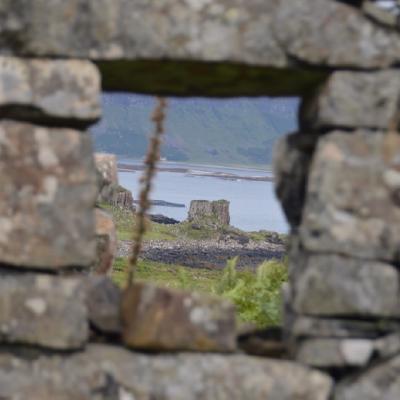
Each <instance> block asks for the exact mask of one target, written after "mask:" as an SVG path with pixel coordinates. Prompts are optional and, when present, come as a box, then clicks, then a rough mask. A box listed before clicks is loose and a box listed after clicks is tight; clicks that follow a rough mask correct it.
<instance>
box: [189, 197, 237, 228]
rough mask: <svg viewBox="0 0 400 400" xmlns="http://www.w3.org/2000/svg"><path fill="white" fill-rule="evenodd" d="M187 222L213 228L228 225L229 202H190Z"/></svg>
mask: <svg viewBox="0 0 400 400" xmlns="http://www.w3.org/2000/svg"><path fill="white" fill-rule="evenodd" d="M188 221H190V222H196V223H200V224H201V223H203V224H207V225H215V226H224V225H229V223H230V215H229V201H227V200H216V201H208V200H192V201H191V202H190V208H189V213H188Z"/></svg>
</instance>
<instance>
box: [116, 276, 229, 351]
mask: <svg viewBox="0 0 400 400" xmlns="http://www.w3.org/2000/svg"><path fill="white" fill-rule="evenodd" d="M122 323H123V339H124V342H125V344H126V345H128V346H129V347H132V348H137V349H145V350H154V351H157V350H170V351H176V350H194V351H217V352H230V351H233V350H235V348H236V329H235V312H234V307H233V306H232V305H231V303H229V302H228V301H226V300H220V299H218V298H214V297H209V296H206V295H202V294H199V293H190V292H183V291H177V290H172V289H167V288H158V287H156V286H153V285H151V284H145V283H137V284H135V285H134V286H133V287H131V288H129V289H128V290H127V292H126V293H125V294H124V296H123V300H122Z"/></svg>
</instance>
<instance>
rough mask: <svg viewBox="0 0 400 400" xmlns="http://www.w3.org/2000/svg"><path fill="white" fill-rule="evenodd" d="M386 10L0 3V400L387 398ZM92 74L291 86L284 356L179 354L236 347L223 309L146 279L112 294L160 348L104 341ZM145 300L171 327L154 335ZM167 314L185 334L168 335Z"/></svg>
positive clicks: (398, 344) (393, 298)
mask: <svg viewBox="0 0 400 400" xmlns="http://www.w3.org/2000/svg"><path fill="white" fill-rule="evenodd" d="M346 3H347V4H346ZM375 6H376V4H375ZM375 6H374V7H375ZM385 12H387V11H385ZM366 14H367V15H366ZM396 23H397V22H396ZM396 23H395V22H394V19H393V18H387V16H386V17H385V16H382V13H381V12H379V13H377V12H376V10H375V11H374V10H373V8H371V4H369V1H368V0H365V1H361V0H360V1H357V2H356V1H354V2H350V1H346V2H344V1H340V2H339V1H336V0H296V1H293V0H274V1H258V0H232V1H224V0H218V1H207V0H205V1H198V2H196V1H189V0H165V1H163V2H162V4H161V3H160V2H143V1H139V0H115V1H113V2H110V1H108V0H74V1H67V2H54V1H50V0H42V1H31V2H24V7H21V4H20V2H18V1H3V2H1V4H0V117H1V121H0V187H1V191H0V345H1V347H2V348H3V351H2V352H1V355H0V382H1V385H0V398H5V399H11V398H23V399H29V400H39V399H40V400H47V399H52V400H59V399H60V400H61V399H66V398H68V399H77V398H82V399H88V400H89V399H93V400H94V399H96V400H101V399H104V400H105V399H107V400H114V399H115V400H121V399H125V398H126V399H128V398H129V399H130V398H135V399H139V400H146V399H150V398H151V399H154V400H161V399H162V400H180V399H185V400H192V399H194V398H196V399H210V400H211V399H217V398H218V399H231V400H261V399H265V398H268V399H270V400H275V399H276V400H327V399H331V398H333V399H334V400H359V399H363V400H381V399H385V400H398V399H399V398H400V378H399V374H398V370H399V368H400V367H399V366H400V339H399V338H400V323H399V319H400V318H399V317H400V311H399V310H400V288H399V282H400V279H399V273H400V272H399V265H400V264H399V261H400V256H399V250H398V249H399V248H400V230H399V224H400V208H399V207H400V200H399V193H400V192H399V190H400V164H399V160H400V139H399V137H400V136H399V134H398V133H397V132H393V131H392V132H388V126H389V125H390V126H391V127H392V128H396V127H397V126H398V125H399V120H398V119H399V115H400V114H399V112H398V111H399V110H398V107H399V92H400V71H399V62H400V33H399V30H398V29H397V26H396ZM93 62H94V63H93ZM99 72H100V73H99ZM100 75H101V76H102V82H103V88H104V89H105V90H128V91H129V90H130V91H136V92H142V93H152V94H160V95H162V94H173V95H189V96H195V95H207V96H243V95H261V94H262V95H272V96H285V95H298V96H302V97H303V102H302V106H301V112H300V116H299V119H300V129H299V132H297V133H294V134H292V135H289V136H287V137H285V138H283V139H282V140H281V142H280V144H279V145H278V147H277V152H276V156H275V161H274V164H275V173H276V188H277V195H278V197H279V198H280V200H281V202H282V205H283V209H284V211H285V213H286V215H287V217H288V220H289V222H290V224H291V227H292V234H291V246H290V282H289V286H288V287H287V288H286V290H285V301H286V305H285V310H286V312H285V331H286V335H285V336H286V337H287V347H288V349H289V350H290V354H291V357H292V359H293V360H294V361H285V362H283V361H276V360H265V359H261V358H253V357H250V356H248V355H244V354H241V355H229V356H227V355H223V354H210V353H204V354H201V353H198V354H190V353H183V354H182V353H179V350H181V349H197V350H199V349H208V350H210V349H211V350H213V351H234V350H235V343H234V338H235V335H234V334H232V333H231V334H230V335H223V334H221V333H222V332H223V331H224V330H223V329H225V328H226V326H228V327H231V326H233V325H232V322H233V315H232V313H231V312H229V313H228V314H229V315H228V314H227V315H224V314H223V313H222V314H221V313H220V312H215V313H214V311H213V310H214V308H210V307H206V306H205V305H207V304H209V303H208V299H204V298H201V299H200V300H198V299H194V298H192V297H191V295H185V296H182V295H181V294H179V293H176V292H174V291H172V290H169V289H165V290H160V289H157V288H154V287H151V286H146V287H144V288H142V289H143V290H138V291H137V295H138V296H139V297H138V298H135V297H133V298H131V299H125V301H128V300H129V302H132V303H131V304H136V305H143V304H145V305H146V307H149V312H148V313H142V314H141V311H140V310H139V308H140V307H136V309H135V307H127V309H126V310H125V312H126V314H125V315H124V318H126V320H125V322H126V321H127V322H128V323H129V324H128V325H129V329H132V331H128V333H129V334H128V333H127V331H126V329H127V326H125V335H123V336H125V343H126V344H127V345H129V346H131V347H133V348H134V349H135V348H138V347H142V348H143V347H145V348H149V346H153V348H152V350H156V351H160V350H161V349H160V348H159V347H157V346H158V345H157V343H158V344H159V343H164V344H165V343H167V342H168V346H165V347H168V350H171V352H170V353H169V354H167V355H165V354H164V355H162V354H156V355H148V354H145V353H138V352H132V351H127V350H126V349H124V348H122V342H121V341H120V342H119V343H120V346H117V345H115V343H117V341H118V340H119V338H120V337H121V333H122V330H123V329H124V327H122V326H121V325H120V322H121V320H120V318H119V310H120V302H121V293H120V292H119V290H118V288H116V287H114V286H113V284H112V283H111V282H110V281H109V280H107V279H106V278H105V277H102V278H99V277H95V278H96V281H91V284H87V279H93V277H90V276H89V277H85V278H84V276H85V272H87V271H89V270H90V267H91V266H93V265H94V263H95V261H96V260H95V258H96V256H95V225H94V205H95V202H96V196H97V188H96V183H97V178H96V176H97V175H96V169H95V164H94V162H93V153H92V148H91V145H90V138H89V136H88V134H87V133H86V132H85V131H84V129H85V128H86V127H87V126H89V125H90V124H92V123H93V122H95V121H96V120H97V119H98V118H99V116H100V105H99V103H100V102H99V98H100ZM113 179H114V178H112V179H111V180H113ZM224 223H229V220H228V219H227V216H226V214H224ZM99 279H100V280H99ZM142 292H143V293H146V296H147V297H146V298H147V299H150V300H151V301H150V302H147V303H146V301H145V300H146V298H143V297H140V296H141V294H140V293H142ZM158 297H162V298H168V299H169V300H170V303H168V304H170V305H171V307H172V308H169V307H161V306H160V303H158V302H157V301H155V300H154V299H155V298H158ZM153 300H154V302H153ZM195 300H196V301H195ZM96 304H101V307H98V308H96ZM203 306H204V307H203ZM214 306H215V307H217V311H221V310H223V309H224V308H223V306H222V305H221V304H220V303H218V301H217V303H216V304H215V305H214V303H213V307H214ZM179 307H181V308H182V313H177V308H179ZM138 310H139V311H140V312H139V311H138ZM141 310H142V309H141ZM157 313H160V315H161V316H162V318H163V320H165V321H167V322H168V321H170V320H169V315H172V316H174V319H173V321H174V323H173V324H171V325H168V329H161V328H165V327H161V328H160V329H158V330H157V331H154V328H155V327H156V326H157V324H153V323H152V322H153V320H154V318H155V317H154V316H155V315H156V314H157ZM157 315H158V314H157ZM180 315H182V316H184V321H180V320H179V316H180ZM221 315H222V317H221ZM146 317H148V318H146ZM157 318H158V317H157ZM180 323H181V324H182V325H180ZM224 327H225V328H224ZM135 329H140V332H139V333H140V335H139V334H137V333H138V332H136V334H135ZM174 329H176V330H177V332H178V333H182V332H183V331H184V330H186V332H193V334H191V335H184V338H183V339H184V341H187V342H185V343H184V344H183V343H182V341H183V339H182V340H180V339H179V337H180V336H179V335H173V332H174ZM232 329H233V328H232ZM131 334H132V335H133V336H131ZM109 335H111V336H109ZM132 337H133V338H134V339H132ZM171 337H172V338H173V339H174V340H175V341H173V340H170V339H171ZM210 337H214V338H218V340H217V341H213V342H212V345H210V343H209V342H208V340H209V338H210ZM99 338H100V340H101V341H102V342H103V343H104V342H107V341H108V340H109V339H110V338H111V340H112V342H113V344H114V346H109V345H107V344H101V345H99V344H97V345H96V344H93V343H92V344H90V342H93V341H95V340H97V339H99ZM143 338H145V339H146V345H143V343H142V342H141V343H139V345H138V342H140V341H141V340H142V339H143ZM150 338H151V340H150ZM177 338H178V339H179V340H178V339H177ZM196 338H201V342H202V343H198V342H195V341H196V340H197V339H196ZM164 344H163V346H164ZM165 347H164V348H165ZM28 349H29V350H28ZM173 351H175V352H177V353H173ZM67 354H68V356H67ZM308 367H311V368H314V369H311V368H308ZM316 369H321V370H322V371H323V372H322V371H317V370H316ZM329 374H332V376H333V377H334V380H332V379H331V377H329ZM238 382H239V383H240V384H238ZM333 382H334V383H335V384H334V385H332V383H333Z"/></svg>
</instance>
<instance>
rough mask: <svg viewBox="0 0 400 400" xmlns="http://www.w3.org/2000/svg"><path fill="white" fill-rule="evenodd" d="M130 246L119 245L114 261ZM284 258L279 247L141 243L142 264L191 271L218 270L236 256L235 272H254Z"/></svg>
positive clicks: (230, 243)
mask: <svg viewBox="0 0 400 400" xmlns="http://www.w3.org/2000/svg"><path fill="white" fill-rule="evenodd" d="M131 245H132V242H131V241H128V240H124V241H120V242H119V245H118V254H117V256H118V257H127V256H128V255H129V253H130V248H131ZM285 254H286V248H285V245H284V244H283V243H272V242H268V241H255V240H250V241H249V242H248V243H240V242H238V241H236V240H176V241H167V240H150V241H147V242H145V243H144V245H143V251H142V258H144V259H146V260H151V261H156V262H163V263H166V264H178V265H183V266H187V267H192V268H212V269H214V268H218V269H222V268H224V267H225V266H226V261H227V260H228V259H230V258H233V257H236V256H239V260H238V264H237V266H238V267H239V268H245V267H251V268H255V267H257V266H258V265H259V264H261V263H262V262H263V261H265V260H269V259H271V258H278V259H282V258H283V257H284V256H285Z"/></svg>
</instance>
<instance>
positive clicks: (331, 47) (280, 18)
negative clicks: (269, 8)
mask: <svg viewBox="0 0 400 400" xmlns="http://www.w3.org/2000/svg"><path fill="white" fill-rule="evenodd" d="M279 3H280V6H279V7H278V8H277V12H276V14H275V15H274V19H273V31H274V33H275V37H276V38H277V39H278V41H279V44H280V45H281V46H282V47H283V48H284V49H285V52H286V54H288V55H290V56H292V57H294V58H295V59H297V60H300V61H303V62H306V63H308V64H314V65H325V66H330V67H338V66H343V67H361V68H382V67H388V66H391V65H394V64H396V63H397V62H398V60H399V55H400V36H399V35H398V33H397V32H394V31H390V30H387V29H385V28H383V27H381V26H379V25H377V24H375V23H373V22H372V21H370V20H369V19H368V18H366V17H365V16H364V15H363V14H362V12H360V10H358V9H357V8H355V7H351V6H349V5H347V4H343V3H340V2H338V1H321V0H296V1H295V2H294V1H291V0H281V1H280V2H279Z"/></svg>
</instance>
